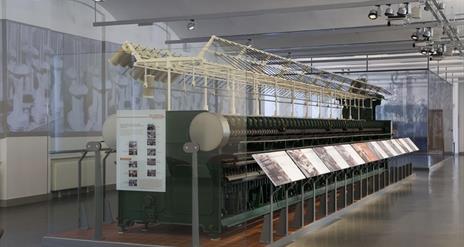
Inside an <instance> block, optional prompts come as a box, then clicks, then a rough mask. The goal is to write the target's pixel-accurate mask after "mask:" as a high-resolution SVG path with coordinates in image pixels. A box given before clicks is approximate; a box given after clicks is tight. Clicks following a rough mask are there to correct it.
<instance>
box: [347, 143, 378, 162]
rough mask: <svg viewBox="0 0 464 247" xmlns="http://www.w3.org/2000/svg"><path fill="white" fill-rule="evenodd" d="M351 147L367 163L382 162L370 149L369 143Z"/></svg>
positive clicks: (356, 144)
mask: <svg viewBox="0 0 464 247" xmlns="http://www.w3.org/2000/svg"><path fill="white" fill-rule="evenodd" d="M351 146H352V147H353V148H354V150H356V152H358V154H359V156H361V157H362V158H363V159H364V160H365V161H366V163H369V162H374V161H377V160H380V157H378V156H377V154H376V153H375V152H374V151H373V150H372V149H371V148H370V147H369V145H368V144H367V143H355V144H351Z"/></svg>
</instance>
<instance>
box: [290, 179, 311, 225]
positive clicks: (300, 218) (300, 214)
mask: <svg viewBox="0 0 464 247" xmlns="http://www.w3.org/2000/svg"><path fill="white" fill-rule="evenodd" d="M307 183H308V182H306V183H302V184H301V187H300V191H301V198H300V203H298V204H297V206H296V209H295V216H293V221H292V224H291V225H290V226H291V227H295V228H301V227H303V226H304V224H305V212H304V207H305V203H304V202H305V192H304V187H305V185H306V184H307ZM308 213H309V212H308Z"/></svg>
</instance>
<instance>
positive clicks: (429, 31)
mask: <svg viewBox="0 0 464 247" xmlns="http://www.w3.org/2000/svg"><path fill="white" fill-rule="evenodd" d="M432 35H433V29H432V28H431V27H425V28H424V31H423V32H422V37H424V38H425V39H426V40H430V38H431V37H432Z"/></svg>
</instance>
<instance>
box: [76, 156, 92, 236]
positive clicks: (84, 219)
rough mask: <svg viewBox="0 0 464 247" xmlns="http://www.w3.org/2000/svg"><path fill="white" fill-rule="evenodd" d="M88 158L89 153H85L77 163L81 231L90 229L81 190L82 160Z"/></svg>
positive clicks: (79, 226) (79, 224)
mask: <svg viewBox="0 0 464 247" xmlns="http://www.w3.org/2000/svg"><path fill="white" fill-rule="evenodd" d="M86 156H87V152H83V153H82V155H81V157H80V158H79V160H78V161H77V207H78V209H77V211H78V212H77V215H78V218H77V227H78V228H79V229H85V230H86V229H89V224H88V220H87V214H86V211H85V208H84V207H82V203H81V189H82V160H84V159H85V157H86Z"/></svg>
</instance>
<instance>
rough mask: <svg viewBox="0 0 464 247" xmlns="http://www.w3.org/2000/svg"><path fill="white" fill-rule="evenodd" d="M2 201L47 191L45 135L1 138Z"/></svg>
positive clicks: (42, 193) (41, 193)
mask: <svg viewBox="0 0 464 247" xmlns="http://www.w3.org/2000/svg"><path fill="white" fill-rule="evenodd" d="M0 146H1V162H2V163H1V166H2V179H1V181H2V193H1V197H0V199H1V200H10V199H17V198H22V197H30V196H37V195H44V194H47V193H48V182H47V181H48V180H47V178H48V169H47V166H48V160H47V159H48V156H47V152H48V146H47V137H44V136H39V137H14V138H4V139H2V140H1V142H0Z"/></svg>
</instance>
